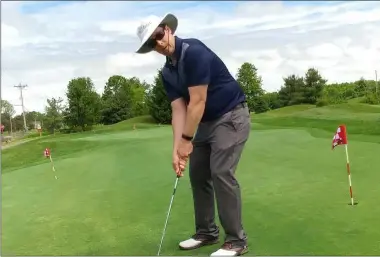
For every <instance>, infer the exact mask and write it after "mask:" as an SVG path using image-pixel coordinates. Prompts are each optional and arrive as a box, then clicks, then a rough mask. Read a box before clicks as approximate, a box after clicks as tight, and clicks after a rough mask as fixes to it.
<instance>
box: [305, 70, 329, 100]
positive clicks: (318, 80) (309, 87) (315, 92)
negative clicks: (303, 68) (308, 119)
mask: <svg viewBox="0 0 380 257" xmlns="http://www.w3.org/2000/svg"><path fill="white" fill-rule="evenodd" d="M326 83H327V80H326V79H324V78H322V76H321V74H320V73H319V71H318V70H317V69H315V68H309V69H308V70H307V72H306V74H305V78H304V87H305V88H304V90H303V93H304V102H303V103H308V104H316V103H317V100H318V99H319V98H321V97H322V91H323V88H324V86H325V85H326Z"/></svg>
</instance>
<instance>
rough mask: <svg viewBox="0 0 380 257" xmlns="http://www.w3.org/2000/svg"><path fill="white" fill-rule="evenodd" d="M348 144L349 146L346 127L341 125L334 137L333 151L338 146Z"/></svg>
mask: <svg viewBox="0 0 380 257" xmlns="http://www.w3.org/2000/svg"><path fill="white" fill-rule="evenodd" d="M346 144H347V132H346V126H345V125H340V126H339V127H338V129H337V130H336V133H335V135H334V137H333V141H332V149H334V148H335V147H336V146H339V145H346Z"/></svg>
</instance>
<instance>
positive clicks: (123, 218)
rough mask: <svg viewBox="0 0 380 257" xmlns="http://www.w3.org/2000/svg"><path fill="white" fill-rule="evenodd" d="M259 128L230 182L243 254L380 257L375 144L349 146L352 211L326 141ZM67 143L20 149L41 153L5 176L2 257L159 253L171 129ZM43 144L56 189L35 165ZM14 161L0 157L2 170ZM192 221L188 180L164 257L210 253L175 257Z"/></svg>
mask: <svg viewBox="0 0 380 257" xmlns="http://www.w3.org/2000/svg"><path fill="white" fill-rule="evenodd" d="M255 128H256V127H255V126H253V130H252V133H251V137H250V139H249V142H248V143H247V146H246V149H245V152H244V154H243V156H242V160H241V163H240V166H239V168H238V173H237V176H238V178H239V181H240V182H241V187H242V192H243V202H244V204H243V218H244V226H245V229H246V231H247V234H248V236H249V243H250V254H254V255H380V230H379V228H380V219H379V217H380V206H379V205H378V202H379V201H378V199H379V195H380V187H379V186H378V181H379V180H380V173H379V171H380V158H377V156H378V153H380V145H379V144H375V143H369V142H364V141H363V142H362V141H360V140H359V139H358V137H356V140H355V141H350V145H349V153H350V160H351V171H352V182H353V192H354V196H355V200H356V201H358V202H359V204H358V205H356V206H350V205H348V204H349V203H350V198H349V191H348V178H347V173H346V168H345V165H346V163H345V161H346V160H345V158H346V157H345V153H344V148H343V147H338V148H337V149H335V150H334V151H332V150H331V139H332V135H328V136H323V135H326V133H320V136H319V137H315V135H317V134H318V133H313V134H310V133H309V132H308V131H306V130H296V129H279V130H271V129H266V130H255ZM314 132H315V131H314ZM321 135H322V136H321ZM66 138H67V139H69V138H73V139H72V140H67V141H65V142H63V141H59V140H58V139H57V140H56V142H55V141H54V140H52V141H46V140H45V141H43V140H40V141H38V142H30V143H25V145H20V146H17V148H18V149H19V151H24V152H27V150H25V149H24V150H22V149H23V147H29V148H30V149H34V150H36V149H37V150H38V151H37V152H36V153H33V154H32V155H36V156H34V157H33V156H32V157H33V158H34V159H33V163H31V164H30V166H25V165H27V164H25V163H24V166H25V167H23V168H20V169H17V170H13V171H12V172H7V173H4V174H3V175H2V184H3V185H2V221H3V227H2V255H97V256H100V255H110V256H111V255H119V256H120V255H135V256H136V255H156V253H157V250H158V244H159V242H160V238H161V233H162V229H163V226H164V222H165V217H166V212H167V209H168V205H169V201H170V197H171V193H172V190H173V185H174V180H175V175H174V172H173V171H172V170H171V147H172V140H171V130H170V128H168V127H160V128H153V129H147V130H137V131H127V132H121V133H120V132H118V133H117V134H116V133H115V134H112V133H110V134H101V135H88V136H86V137H83V138H80V137H79V136H74V137H66ZM53 143H54V144H53ZM51 144H53V145H54V149H53V151H52V153H53V154H54V156H53V158H54V160H55V168H56V171H57V176H58V179H57V180H56V179H54V174H53V171H52V170H51V166H50V163H49V161H48V160H43V159H41V158H42V151H43V148H44V147H49V145H51ZM15 148H16V147H15ZM9 150H11V149H9ZM16 154H17V151H14V152H13V153H12V154H11V153H6V154H5V157H6V158H7V159H5V161H6V162H8V163H7V164H6V167H7V169H11V168H12V165H13V164H12V163H11V162H15V161H16V159H17V155H16ZM18 156H19V158H20V156H23V155H21V154H20V152H19V154H18ZM24 156H26V155H24ZM38 156H41V158H40V157H38ZM32 157H30V158H32ZM25 158H29V157H25ZM36 158H37V159H36ZM38 158H40V159H38ZM25 160H26V159H25ZM31 160H32V159H31ZM25 162H26V161H25ZM41 162H43V163H41ZM32 164H33V165H32ZM17 165H19V164H17ZM17 165H16V166H17ZM20 167H21V166H20ZM193 224H194V221H193V203H192V198H191V189H190V184H189V179H188V174H186V176H185V177H184V178H182V179H181V180H180V182H179V185H178V188H177V194H176V196H175V200H174V204H173V208H172V212H171V217H170V219H169V224H168V227H167V233H166V236H165V240H164V244H163V248H162V252H161V255H166V256H167V255H207V254H210V253H211V252H212V251H214V250H216V249H217V248H218V245H214V246H208V247H205V248H203V249H198V250H195V251H191V252H183V251H179V250H178V246H177V245H178V242H179V240H183V239H186V238H187V237H188V236H190V235H191V234H193V233H194V227H193ZM221 237H222V238H223V234H221ZM250 254H249V255H250Z"/></svg>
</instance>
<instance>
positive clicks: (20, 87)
mask: <svg viewBox="0 0 380 257" xmlns="http://www.w3.org/2000/svg"><path fill="white" fill-rule="evenodd" d="M27 86H28V85H21V84H18V86H14V87H17V88H19V89H20V98H21V106H22V115H23V116H24V130H25V132H26V131H28V127H27V126H26V119H25V107H24V97H23V96H22V90H23V89H24V88H26V87H27Z"/></svg>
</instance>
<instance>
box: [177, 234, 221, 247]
mask: <svg viewBox="0 0 380 257" xmlns="http://www.w3.org/2000/svg"><path fill="white" fill-rule="evenodd" d="M218 242H219V239H218V238H210V237H205V236H198V235H195V236H193V237H191V238H189V239H187V240H184V241H182V242H180V243H179V248H180V249H181V250H193V249H197V248H199V247H202V246H205V245H212V244H216V243H218Z"/></svg>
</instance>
